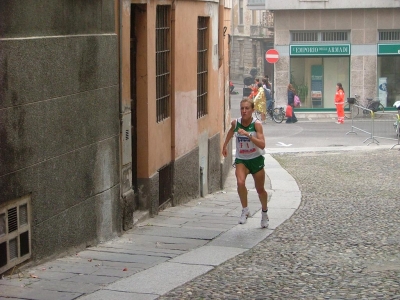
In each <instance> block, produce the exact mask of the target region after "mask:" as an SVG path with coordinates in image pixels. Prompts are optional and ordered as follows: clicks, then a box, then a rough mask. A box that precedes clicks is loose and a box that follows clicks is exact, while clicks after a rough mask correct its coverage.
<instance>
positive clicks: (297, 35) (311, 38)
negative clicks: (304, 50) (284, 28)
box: [292, 32, 318, 42]
mask: <svg viewBox="0 0 400 300" xmlns="http://www.w3.org/2000/svg"><path fill="white" fill-rule="evenodd" d="M292 41H293V42H317V41H318V32H292Z"/></svg>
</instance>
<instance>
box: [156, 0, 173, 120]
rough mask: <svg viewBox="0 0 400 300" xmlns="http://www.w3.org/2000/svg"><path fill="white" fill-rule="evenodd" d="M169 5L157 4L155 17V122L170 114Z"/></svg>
mask: <svg viewBox="0 0 400 300" xmlns="http://www.w3.org/2000/svg"><path fill="white" fill-rule="evenodd" d="M170 23H171V22H170V7H169V6H166V5H159V6H157V17H156V110H157V122H161V121H162V120H164V119H166V118H168V117H169V116H170V98H171V94H170V75H171V73H170V66H171V27H170Z"/></svg>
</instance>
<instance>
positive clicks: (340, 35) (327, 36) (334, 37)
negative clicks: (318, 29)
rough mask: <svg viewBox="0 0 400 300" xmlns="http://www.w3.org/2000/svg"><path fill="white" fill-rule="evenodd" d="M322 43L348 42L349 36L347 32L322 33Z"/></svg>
mask: <svg viewBox="0 0 400 300" xmlns="http://www.w3.org/2000/svg"><path fill="white" fill-rule="evenodd" d="M322 41H323V42H335V41H341V42H343V41H348V34H347V32H346V31H333V32H322Z"/></svg>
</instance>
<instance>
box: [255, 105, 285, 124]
mask: <svg viewBox="0 0 400 300" xmlns="http://www.w3.org/2000/svg"><path fill="white" fill-rule="evenodd" d="M254 116H255V117H256V118H257V120H260V121H261V122H263V121H264V120H262V113H261V112H260V111H258V110H255V111H254ZM265 117H266V118H268V119H272V120H274V122H275V123H282V121H283V119H284V118H285V110H284V108H283V107H275V100H272V105H271V108H269V109H267V114H266V116H265Z"/></svg>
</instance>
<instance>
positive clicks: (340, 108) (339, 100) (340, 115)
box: [335, 82, 344, 124]
mask: <svg viewBox="0 0 400 300" xmlns="http://www.w3.org/2000/svg"><path fill="white" fill-rule="evenodd" d="M335 105H336V113H337V122H336V124H344V90H343V86H342V84H341V83H340V82H338V83H337V84H336V94H335Z"/></svg>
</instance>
